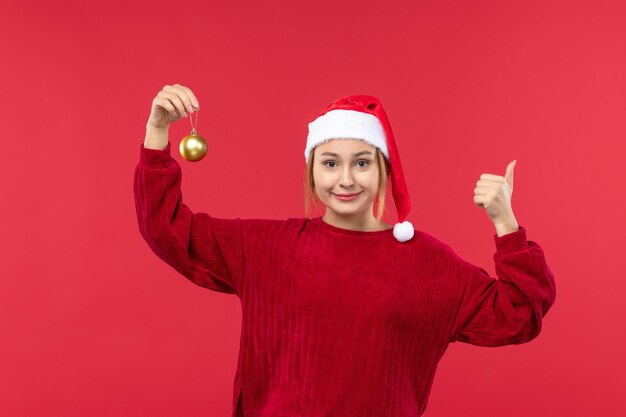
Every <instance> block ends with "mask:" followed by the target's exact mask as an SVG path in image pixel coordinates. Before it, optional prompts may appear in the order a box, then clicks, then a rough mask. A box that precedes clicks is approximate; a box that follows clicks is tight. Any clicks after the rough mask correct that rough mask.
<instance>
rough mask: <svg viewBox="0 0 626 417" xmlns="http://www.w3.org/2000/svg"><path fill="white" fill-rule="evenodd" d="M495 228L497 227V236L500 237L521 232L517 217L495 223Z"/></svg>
mask: <svg viewBox="0 0 626 417" xmlns="http://www.w3.org/2000/svg"><path fill="white" fill-rule="evenodd" d="M494 226H495V227H496V234H497V235H498V237H500V236H504V235H507V234H509V233H513V232H517V231H518V230H519V225H518V224H517V220H516V219H515V217H513V218H511V219H507V220H505V221H502V222H497V223H494Z"/></svg>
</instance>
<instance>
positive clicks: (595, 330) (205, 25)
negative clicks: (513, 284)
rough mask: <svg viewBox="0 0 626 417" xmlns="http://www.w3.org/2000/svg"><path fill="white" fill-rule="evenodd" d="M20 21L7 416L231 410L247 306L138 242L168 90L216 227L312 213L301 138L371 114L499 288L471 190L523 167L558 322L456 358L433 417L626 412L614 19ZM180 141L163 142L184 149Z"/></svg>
mask: <svg viewBox="0 0 626 417" xmlns="http://www.w3.org/2000/svg"><path fill="white" fill-rule="evenodd" d="M11 3H13V4H11ZM11 3H9V2H5V3H4V4H3V7H2V13H0V59H1V63H2V65H0V80H1V81H2V88H1V91H2V100H1V101H0V106H1V108H0V115H1V116H0V117H1V120H2V145H3V149H2V150H3V156H2V163H1V164H0V175H1V178H2V179H3V181H2V186H1V187H0V194H1V199H0V202H1V203H0V236H2V238H0V275H1V279H0V373H1V374H2V377H0V409H3V410H4V411H3V413H2V414H3V415H7V416H29V417H30V416H38V417H39V416H94V417H95V416H148V415H149V416H151V417H158V416H171V415H176V416H206V415H212V416H213V415H214V416H226V415H230V410H231V408H230V407H231V401H232V398H231V393H232V381H233V377H234V372H235V369H236V363H237V353H238V348H239V331H240V318H241V311H240V306H239V301H238V299H237V298H236V297H235V296H229V295H226V294H220V293H214V292H210V291H208V290H205V289H203V288H201V287H198V286H195V285H193V284H192V283H191V282H189V281H187V280H186V279H185V278H184V277H182V276H181V275H178V274H177V273H176V271H174V270H173V269H172V268H170V267H169V266H167V265H166V264H164V263H163V262H162V261H160V260H159V259H158V258H157V257H156V255H154V254H153V253H152V252H151V251H150V249H149V247H148V246H147V244H145V242H144V241H143V240H142V238H141V236H140V234H139V230H138V227H137V223H136V217H135V211H134V210H135V208H134V201H133V194H132V177H133V170H134V167H135V165H136V163H137V160H138V157H139V146H140V144H141V143H142V142H143V139H144V133H145V123H146V121H147V118H148V114H149V112H150V105H151V101H152V99H153V97H154V96H155V95H156V94H157V92H158V91H159V90H160V89H161V88H162V87H163V86H164V85H165V84H174V83H180V84H183V85H186V86H188V87H190V88H192V90H193V91H194V92H195V93H196V95H197V97H198V99H199V101H200V105H201V111H200V113H199V114H198V131H199V133H200V134H202V135H204V136H205V137H206V139H207V141H208V143H209V153H208V155H207V157H206V158H205V159H204V160H202V161H201V162H199V163H195V164H194V163H190V162H187V161H184V160H182V158H181V157H180V155H178V154H176V155H175V157H176V158H177V159H178V160H179V161H180V162H181V165H182V166H183V172H184V181H183V192H184V197H185V199H186V202H187V204H188V205H189V206H190V207H191V208H192V209H194V210H195V211H205V212H209V213H211V214H212V215H214V216H216V217H242V218H255V217H256V218H287V217H292V216H304V212H303V193H302V184H303V182H302V181H303V177H302V174H303V170H304V155H303V151H304V145H305V140H306V133H307V123H308V122H309V121H311V120H312V119H313V118H314V117H315V116H316V115H317V114H318V113H319V112H320V111H321V110H322V109H323V108H324V107H325V106H326V105H327V104H328V103H330V102H331V101H333V100H334V99H336V98H338V97H340V96H343V95H348V94H373V95H376V96H378V97H380V98H381V100H382V101H383V104H384V106H385V108H386V110H387V113H388V115H389V118H390V121H391V124H392V127H393V130H394V133H395V136H396V141H397V144H398V148H399V150H400V153H401V157H402V162H403V166H404V172H405V176H406V179H407V183H408V186H409V192H410V194H411V199H412V203H413V208H412V210H411V214H410V215H409V220H410V221H411V222H412V223H413V224H414V225H415V227H416V228H418V229H421V230H424V231H427V232H429V233H431V234H433V235H435V236H437V237H439V238H440V239H441V240H443V241H445V242H446V243H448V244H450V245H451V246H453V247H454V249H455V250H456V251H457V252H458V253H459V254H460V255H462V256H463V257H465V258H466V259H467V260H469V261H471V262H473V263H475V264H480V265H481V266H483V267H485V268H486V269H487V270H488V271H490V272H491V273H492V274H495V271H494V263H493V258H492V255H493V253H494V251H495V246H494V242H493V234H494V232H495V229H494V227H493V225H492V224H491V222H490V221H489V219H488V217H487V215H486V213H485V212H484V209H482V208H479V207H477V206H476V205H474V203H473V189H474V187H475V183H476V181H477V180H478V179H479V177H480V174H481V173H494V174H498V175H504V172H505V168H506V166H507V164H508V163H509V162H510V161H511V160H513V159H517V165H516V167H515V188H514V193H513V199H512V203H513V210H514V213H515V215H516V217H517V220H518V222H519V224H521V225H524V226H525V227H526V228H527V230H528V237H529V239H530V240H534V241H536V242H538V243H540V244H541V245H542V247H543V248H544V250H545V253H546V256H547V260H548V262H549V264H550V266H551V268H552V271H553V272H554V274H555V278H556V281H557V301H556V304H555V305H554V307H553V308H552V310H551V311H550V312H549V313H548V316H546V319H545V323H544V328H543V332H542V334H541V335H540V336H539V337H538V338H537V339H536V340H534V341H532V342H531V343H529V344H525V345H520V346H507V347H501V348H479V347H475V346H471V345H465V344H460V343H455V344H453V345H451V346H450V348H449V349H448V351H447V353H446V355H445V356H444V358H443V360H442V362H441V363H440V365H439V368H438V373H437V376H436V379H435V382H434V386H433V389H432V393H431V397H430V400H429V404H428V408H427V411H426V415H427V416H429V417H444V416H445V417H447V416H450V417H452V416H461V415H463V416H482V417H487V416H494V417H495V416H497V417H500V416H507V417H517V416H524V417H526V416H540V417H542V416H568V417H575V416H576V417H578V416H590V415H602V416H605V417H609V416H618V415H620V416H621V415H624V413H625V412H626V407H625V406H624V401H623V395H622V394H623V387H624V385H625V383H626V378H625V376H624V375H626V369H624V368H625V366H624V364H625V360H624V355H623V352H624V351H626V341H625V339H626V336H625V335H626V332H625V331H624V330H625V327H624V317H625V310H626V308H625V307H624V303H623V302H622V296H623V294H624V291H625V290H626V285H625V284H624V283H625V282H626V280H625V279H624V275H625V274H624V272H623V271H624V269H625V267H626V265H625V261H624V260H625V256H624V255H623V251H624V248H625V245H624V240H625V236H626V235H625V229H626V220H625V217H626V216H625V215H626V209H625V193H624V189H625V187H624V183H625V182H626V181H625V180H626V175H625V169H624V166H625V165H626V164H625V162H624V150H625V145H624V142H625V138H626V136H625V133H626V117H625V116H626V112H625V108H626V76H625V74H626V71H625V70H626V68H625V64H626V3H625V2H623V1H597V0H588V1H572V0H569V1H546V0H542V1H534V0H532V1H524V2H511V1H502V0H499V1H436V2H434V1H428V2H427V1H404V2H398V1H387V2H373V1H365V0H362V1H358V2H357V1H343V2H337V1H316V2H313V3H307V4H304V3H303V2H294V1H273V2H267V1H264V2H250V4H244V3H243V2H222V3H220V4H216V3H214V2H207V1H197V0H191V1H186V2H178V3H177V2H163V1H158V0H156V1H134V2H131V1H125V2H117V1H112V2H111V1H109V2H98V3H99V4H96V3H95V2H94V3H93V4H91V3H92V2H87V3H85V2H79V1H72V2H69V1H60V2H47V3H46V2H41V1H40V2H24V1H22V2H19V4H18V3H17V2H11ZM189 131H190V123H189V119H182V120H181V121H180V122H177V123H176V124H174V125H173V126H172V127H171V128H170V133H171V141H172V143H173V145H174V146H173V149H174V150H176V149H177V146H178V143H179V141H180V139H181V138H182V137H183V136H184V135H186V134H187V133H189ZM242 191H245V192H243V193H242ZM389 208H390V209H391V213H392V217H391V218H390V220H391V221H395V208H394V207H393V206H392V205H391V206H389Z"/></svg>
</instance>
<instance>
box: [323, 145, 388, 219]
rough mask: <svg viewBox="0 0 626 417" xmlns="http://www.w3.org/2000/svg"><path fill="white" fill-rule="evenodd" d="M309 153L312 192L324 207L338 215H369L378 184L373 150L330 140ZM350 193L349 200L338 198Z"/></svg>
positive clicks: (369, 147)
mask: <svg viewBox="0 0 626 417" xmlns="http://www.w3.org/2000/svg"><path fill="white" fill-rule="evenodd" d="M313 152H314V164H315V165H314V166H313V181H314V183H315V191H316V193H317V195H318V196H319V198H320V200H321V201H322V202H323V203H324V204H325V205H326V207H327V208H328V209H330V210H333V211H334V212H336V213H337V214H340V215H350V214H366V213H368V210H369V213H371V212H372V205H373V204H374V200H375V199H376V197H377V195H378V186H379V182H380V180H379V172H378V163H377V162H376V148H375V147H373V146H371V145H369V144H367V143H365V142H363V141H361V140H358V139H333V140H330V141H328V142H325V143H322V144H320V145H318V146H317V147H316V148H315V149H314V150H313ZM354 193H357V194H358V195H357V196H356V197H355V198H352V199H351V200H342V199H341V198H339V196H341V195H342V194H354Z"/></svg>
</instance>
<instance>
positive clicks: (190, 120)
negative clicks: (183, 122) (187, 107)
mask: <svg viewBox="0 0 626 417" xmlns="http://www.w3.org/2000/svg"><path fill="white" fill-rule="evenodd" d="M194 113H195V115H196V126H198V111H195V112H194ZM194 113H191V115H190V116H191V117H189V123H191V134H192V135H195V134H196V128H195V126H194V125H193V122H192V119H193V115H194Z"/></svg>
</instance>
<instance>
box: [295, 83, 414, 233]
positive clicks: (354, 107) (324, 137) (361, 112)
mask: <svg viewBox="0 0 626 417" xmlns="http://www.w3.org/2000/svg"><path fill="white" fill-rule="evenodd" d="M342 138H343V139H361V140H363V141H365V142H367V143H368V144H370V145H372V146H374V147H376V148H378V149H380V150H381V152H382V153H383V155H384V156H385V159H386V160H387V161H388V162H389V165H390V169H391V172H390V173H389V175H390V176H391V191H392V193H393V200H394V202H395V205H396V210H397V211H398V223H396V224H395V225H394V226H393V236H394V237H395V238H396V239H397V240H398V241H400V242H406V241H407V240H410V239H411V238H412V237H413V234H414V232H415V230H414V229H413V225H412V224H411V223H410V222H409V221H407V220H406V217H407V215H408V213H409V210H410V209H411V201H410V199H409V192H408V190H407V186H406V182H405V181H404V173H403V172H402V165H401V164H400V154H399V153H398V148H397V147H396V142H395V140H394V138H393V132H392V131H391V125H390V124H389V120H388V119H387V114H386V113H385V110H384V109H383V105H382V103H381V102H380V100H379V99H378V98H376V97H374V96H368V95H354V96H348V97H342V98H340V99H338V100H335V101H334V102H333V103H331V104H329V105H328V106H327V107H326V108H325V109H324V110H323V111H322V112H321V113H320V114H319V115H318V117H317V118H316V119H315V120H314V121H312V122H311V123H309V135H308V137H307V140H306V148H305V150H304V158H305V161H306V162H307V163H308V162H309V157H310V155H311V152H313V149H314V148H315V147H316V146H317V145H319V144H321V143H323V142H326V141H328V140H331V139H342Z"/></svg>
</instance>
